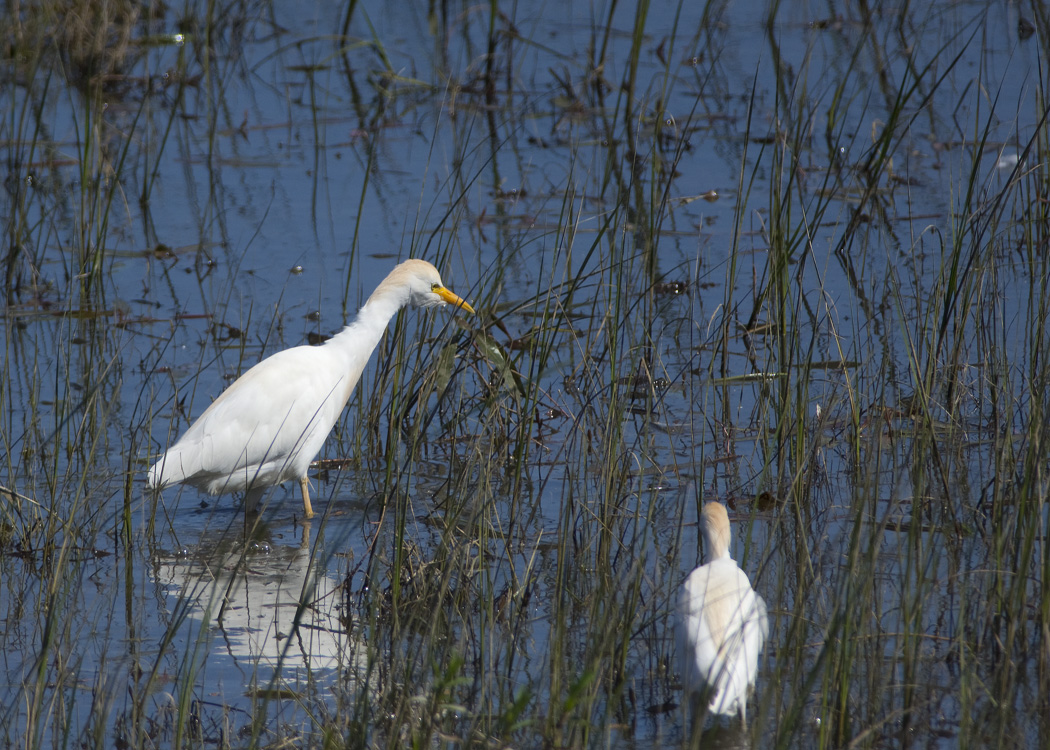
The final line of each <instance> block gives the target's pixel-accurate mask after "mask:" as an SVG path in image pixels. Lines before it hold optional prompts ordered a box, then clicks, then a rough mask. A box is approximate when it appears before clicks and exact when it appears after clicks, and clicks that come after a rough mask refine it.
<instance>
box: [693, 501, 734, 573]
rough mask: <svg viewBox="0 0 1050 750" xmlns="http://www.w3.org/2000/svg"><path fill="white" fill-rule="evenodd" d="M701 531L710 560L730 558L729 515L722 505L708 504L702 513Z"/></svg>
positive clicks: (705, 552) (706, 553) (705, 550)
mask: <svg viewBox="0 0 1050 750" xmlns="http://www.w3.org/2000/svg"><path fill="white" fill-rule="evenodd" d="M700 531H701V532H702V533H703V535H704V554H705V555H706V556H707V559H708V560H715V559H718V558H719V557H729V540H730V535H729V514H728V513H727V512H726V506H724V505H722V503H706V504H705V505H704V508H703V510H701V511H700Z"/></svg>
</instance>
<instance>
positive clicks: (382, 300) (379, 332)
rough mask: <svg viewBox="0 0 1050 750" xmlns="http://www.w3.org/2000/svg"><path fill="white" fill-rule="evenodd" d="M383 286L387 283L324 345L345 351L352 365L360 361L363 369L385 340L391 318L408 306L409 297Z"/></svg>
mask: <svg viewBox="0 0 1050 750" xmlns="http://www.w3.org/2000/svg"><path fill="white" fill-rule="evenodd" d="M384 283H385V282H384ZM383 287H384V284H380V285H379V287H378V288H377V289H376V290H375V291H374V292H373V293H372V296H371V297H369V298H368V301H367V302H365V304H364V306H363V307H362V308H361V309H360V310H358V311H357V317H356V318H354V319H353V320H352V321H351V322H350V323H349V324H348V325H347V326H346V327H345V328H343V330H342V331H340V332H339V333H337V334H336V335H335V336H333V337H332V338H330V339H329V340H328V341H327V342H326V343H325V346H333V347H335V348H337V349H339V350H341V351H344V352H346V353H347V355H349V358H350V359H351V363H350V366H353V365H354V364H357V363H358V362H360V366H361V367H364V364H365V362H367V361H368V358H369V357H371V356H372V352H373V351H375V348H376V346H378V345H379V340H380V339H381V338H383V333H384V332H385V331H386V329H387V326H388V325H390V320H391V318H393V317H394V316H395V315H397V311H398V310H400V309H401V308H402V307H404V306H405V305H406V304H407V303H408V298H407V296H406V295H401V294H396V293H394V294H391V293H390V292H391V291H392V290H390V289H384V288H383Z"/></svg>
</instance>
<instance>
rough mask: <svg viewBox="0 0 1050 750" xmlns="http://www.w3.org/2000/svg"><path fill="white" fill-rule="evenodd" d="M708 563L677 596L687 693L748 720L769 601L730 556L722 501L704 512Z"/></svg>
mask: <svg viewBox="0 0 1050 750" xmlns="http://www.w3.org/2000/svg"><path fill="white" fill-rule="evenodd" d="M700 530H701V532H702V533H703V536H704V549H705V555H706V557H705V559H706V562H705V564H704V565H701V566H700V567H699V568H697V569H696V570H694V571H693V572H692V573H690V574H689V577H688V578H686V579H685V583H683V584H682V588H681V590H680V591H679V595H678V607H677V611H676V618H675V640H676V646H677V649H678V661H679V666H680V669H681V672H682V683H683V689H684V691H685V693H686V694H687V695H690V696H694V695H695V696H697V697H699V698H700V699H701V700H706V701H707V706H708V710H709V711H712V712H714V713H716V714H722V715H725V716H732V715H733V714H737V713H738V714H740V718H741V720H743V721H746V720H747V696H748V693H749V692H750V690H751V689H752V688H753V687H754V685H755V678H756V677H757V675H758V655H759V652H760V651H761V650H762V644H763V642H764V641H765V639H766V635H767V634H768V632H769V619H768V617H767V615H766V603H765V602H764V601H762V597H761V596H759V595H758V594H757V593H755V590H754V589H753V588H751V581H750V580H748V577H747V574H746V573H744V571H742V570H741V569H740V567H739V566H738V565H737V564H736V562H734V561H733V559H732V558H731V557H730V556H729V542H730V538H731V537H730V530H729V514H728V513H726V509H725V506H724V505H722V504H721V503H707V504H706V505H704V507H703V510H702V511H701V512H700Z"/></svg>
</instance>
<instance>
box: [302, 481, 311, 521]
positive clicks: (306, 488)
mask: <svg viewBox="0 0 1050 750" xmlns="http://www.w3.org/2000/svg"><path fill="white" fill-rule="evenodd" d="M299 489H301V490H302V491H303V510H304V511H305V515H306V517H307V518H313V517H314V506H312V505H310V480H309V479H307V478H306V477H303V478H302V479H300V480H299Z"/></svg>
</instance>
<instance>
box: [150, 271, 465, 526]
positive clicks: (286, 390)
mask: <svg viewBox="0 0 1050 750" xmlns="http://www.w3.org/2000/svg"><path fill="white" fill-rule="evenodd" d="M409 304H411V305H414V306H416V307H432V306H434V305H444V304H452V305H455V306H456V307H459V308H462V309H464V310H466V311H467V312H470V313H473V312H474V308H472V307H471V306H470V305H468V304H467V303H466V302H465V301H464V300H463V299H461V298H460V297H458V296H456V295H455V294H453V293H452V292H451V291H449V290H448V289H447V288H446V287H445V286H444V285H443V284H442V283H441V276H440V275H439V274H438V271H437V269H436V268H434V266H432V265H431V264H430V263H427V262H426V261H425V260H406V261H405V262H404V263H401V264H400V265H398V266H396V267H395V268H394V270H393V271H391V272H390V274H389V275H388V276H387V277H386V278H385V279H383V281H382V282H381V283H380V284H379V286H378V287H376V290H375V291H374V292H372V296H371V297H369V298H368V301H367V302H365V304H364V306H363V307H362V308H361V309H360V311H359V312H358V313H357V317H356V318H355V319H354V321H353V322H352V323H350V324H349V325H348V326H346V327H345V328H343V330H342V331H341V332H340V333H338V334H336V335H335V336H333V337H332V338H330V339H329V340H328V341H326V342H325V343H324V344H323V345H322V346H297V347H295V348H293V349H286V350H284V351H281V352H277V353H276V354H273V355H272V356H270V357H267V358H266V359H264V360H263V361H262V362H259V363H258V364H257V365H255V366H254V367H252V368H251V369H250V370H248V372H246V373H244V374H243V375H241V376H240V377H239V378H237V380H236V381H234V383H233V384H232V385H231V386H230V387H229V388H227V389H226V390H225V391H223V392H222V394H221V395H220V396H219V397H218V398H217V399H215V401H213V402H212V404H211V405H210V406H209V407H208V408H207V409H205V410H204V413H203V414H201V416H200V417H199V418H198V419H197V421H196V422H194V423H193V424H192V425H191V426H190V428H189V429H188V430H186V433H185V434H184V435H183V436H182V437H181V438H179V440H178V442H177V443H175V445H173V446H171V447H170V448H168V450H167V452H165V454H164V455H163V456H162V457H161V458H160V460H159V461H157V463H155V464H154V465H153V466H152V467H151V468H150V470H149V485H150V487H153V488H155V489H158V490H159V489H163V488H164V487H167V486H169V485H172V484H176V483H178V482H184V483H186V484H190V485H193V486H194V487H197V488H198V489H201V490H204V491H205V492H207V493H209V494H211V495H220V494H223V493H225V492H238V491H246V495H245V500H244V503H245V510H246V511H249V512H252V511H254V510H255V507H256V504H257V503H258V501H259V498H260V497H262V494H263V492H264V491H265V490H266V488H267V487H270V486H272V485H275V484H281V483H282V482H286V481H288V480H289V479H294V480H296V481H298V482H299V487H300V489H301V491H302V496H303V508H304V510H305V513H306V517H307V518H310V517H311V516H313V507H312V506H311V504H310V482H309V479H308V478H307V476H306V472H307V469H308V468H309V466H310V462H311V461H312V460H313V458H314V456H316V455H317V452H318V451H319V450H321V446H322V445H323V444H324V441H325V439H326V438H327V437H328V433H329V432H331V430H332V427H334V426H335V422H336V420H337V419H338V418H339V415H340V414H341V413H342V411H343V407H344V406H346V403H347V401H349V399H350V394H351V393H352V392H353V390H354V386H356V385H357V381H358V380H360V378H361V373H362V372H363V371H364V369H365V365H366V364H367V363H368V360H369V358H370V357H371V356H372V352H373V351H374V350H375V348H376V346H377V345H378V344H379V340H380V338H382V336H383V332H384V331H385V330H386V328H387V325H388V324H389V323H390V319H391V318H393V317H394V315H395V314H396V313H397V311H398V310H400V309H401V308H402V307H404V306H405V305H409Z"/></svg>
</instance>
